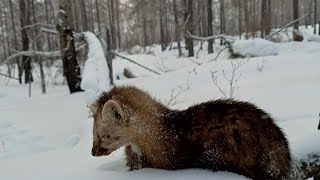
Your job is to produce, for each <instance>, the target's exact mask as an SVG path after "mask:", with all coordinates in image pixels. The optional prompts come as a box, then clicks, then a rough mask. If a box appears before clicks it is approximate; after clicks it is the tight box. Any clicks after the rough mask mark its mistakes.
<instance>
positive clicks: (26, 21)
mask: <svg viewBox="0 0 320 180" xmlns="http://www.w3.org/2000/svg"><path fill="white" fill-rule="evenodd" d="M30 4H31V3H30V1H29V0H19V7H20V23H21V39H22V50H23V51H27V50H29V37H28V32H27V29H26V28H24V27H25V26H26V25H30V7H29V6H30ZM22 63H23V69H24V77H25V81H24V82H25V83H26V84H27V83H30V82H32V81H33V79H32V74H31V59H30V57H28V56H22Z"/></svg>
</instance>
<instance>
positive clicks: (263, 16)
mask: <svg viewBox="0 0 320 180" xmlns="http://www.w3.org/2000/svg"><path fill="white" fill-rule="evenodd" d="M267 1H268V0H261V20H260V22H261V27H260V30H261V38H264V37H265V36H266V25H267Z"/></svg>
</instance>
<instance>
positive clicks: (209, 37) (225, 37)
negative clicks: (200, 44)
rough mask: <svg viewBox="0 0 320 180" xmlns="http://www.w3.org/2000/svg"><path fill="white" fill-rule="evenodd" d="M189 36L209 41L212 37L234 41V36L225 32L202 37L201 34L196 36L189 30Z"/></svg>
mask: <svg viewBox="0 0 320 180" xmlns="http://www.w3.org/2000/svg"><path fill="white" fill-rule="evenodd" d="M187 36H188V37H190V38H192V39H195V40H199V41H208V40H211V39H224V40H225V41H227V42H233V41H234V38H233V37H231V36H227V35H225V34H219V35H214V36H208V37H200V36H195V35H193V34H191V33H190V32H189V31H187Z"/></svg>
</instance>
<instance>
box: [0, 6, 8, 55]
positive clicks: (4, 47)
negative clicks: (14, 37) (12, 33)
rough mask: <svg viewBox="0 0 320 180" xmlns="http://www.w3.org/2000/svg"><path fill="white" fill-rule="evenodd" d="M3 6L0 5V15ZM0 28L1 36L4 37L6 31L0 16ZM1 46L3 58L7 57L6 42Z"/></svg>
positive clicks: (0, 14)
mask: <svg viewBox="0 0 320 180" xmlns="http://www.w3.org/2000/svg"><path fill="white" fill-rule="evenodd" d="M3 9H4V8H3V7H2V6H1V7H0V16H1V17H2V11H3ZM0 28H1V33H2V37H5V35H6V34H7V32H5V25H4V23H3V19H2V18H0ZM2 48H3V59H6V58H7V46H6V43H4V44H3V45H2Z"/></svg>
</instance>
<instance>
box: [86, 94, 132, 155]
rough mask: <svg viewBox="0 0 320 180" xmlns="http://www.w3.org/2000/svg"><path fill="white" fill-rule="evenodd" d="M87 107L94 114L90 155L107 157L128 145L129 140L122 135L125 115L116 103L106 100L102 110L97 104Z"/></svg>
mask: <svg viewBox="0 0 320 180" xmlns="http://www.w3.org/2000/svg"><path fill="white" fill-rule="evenodd" d="M88 107H89V108H90V110H91V111H92V112H93V114H94V115H93V117H94V126H93V148H92V155H94V156H103V155H109V154H110V153H111V152H113V151H114V150H116V149H118V148H120V147H121V146H124V145H126V144H128V143H129V139H128V138H126V137H125V135H124V134H125V126H126V123H125V122H126V120H125V115H124V112H123V109H122V107H121V106H120V104H119V103H118V102H116V101H115V100H108V101H107V102H106V103H105V104H104V105H103V107H102V108H101V107H100V108H99V106H98V105H97V103H93V104H91V105H89V106H88Z"/></svg>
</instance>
